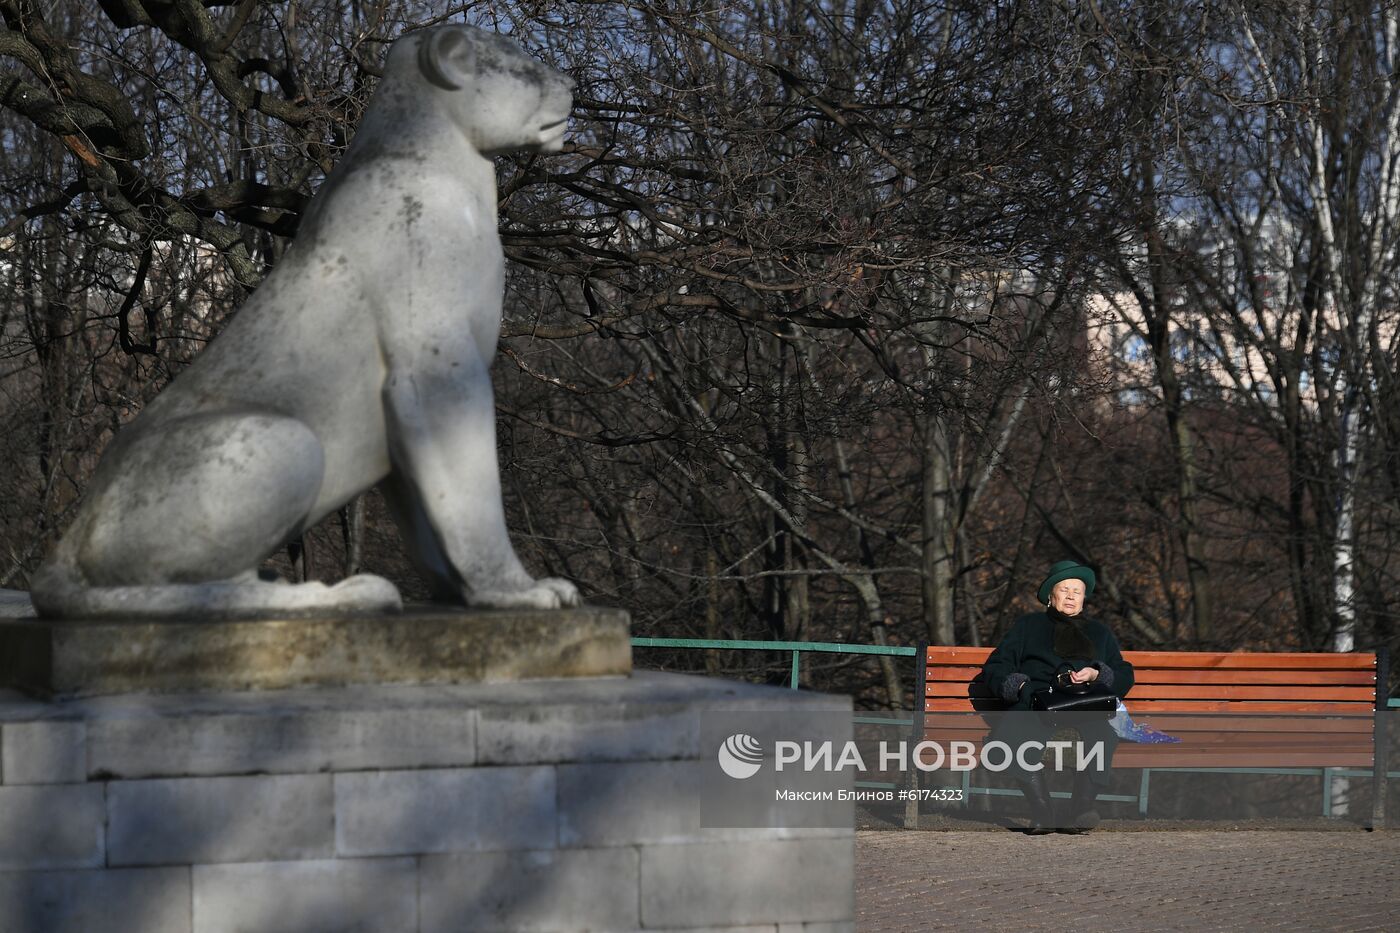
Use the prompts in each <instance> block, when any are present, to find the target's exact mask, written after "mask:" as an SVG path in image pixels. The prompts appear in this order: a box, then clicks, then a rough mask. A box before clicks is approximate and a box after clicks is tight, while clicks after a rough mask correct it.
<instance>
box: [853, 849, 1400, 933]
mask: <svg viewBox="0 0 1400 933" xmlns="http://www.w3.org/2000/svg"><path fill="white" fill-rule="evenodd" d="M940 929H948V930H968V929H996V930H1004V931H1006V933H1022V931H1026V933H1031V931H1041V930H1044V931H1054V933H1080V931H1083V933H1130V931H1136V930H1142V931H1154V933H1155V931H1157V930H1246V929H1249V930H1258V929H1262V930H1299V931H1302V930H1386V931H1391V930H1396V929H1400V830H1391V831H1389V832H1374V833H1368V832H1363V831H1360V830H1357V831H1353V832H1288V831H1233V832H1231V831H1226V832H1220V831H1207V832H1202V831H1184V830H1182V831H1168V832H1105V831H1099V832H1095V833H1090V834H1088V835H1085V836H1066V835H1053V836H1037V837H1028V836H1024V835H1022V834H1020V833H1015V832H1006V831H1000V832H960V831H952V832H928V831H905V832H901V831H863V832H858V833H857V834H856V930H857V933H876V931H883V930H901V931H903V930H940Z"/></svg>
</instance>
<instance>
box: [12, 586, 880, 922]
mask: <svg viewBox="0 0 1400 933" xmlns="http://www.w3.org/2000/svg"><path fill="white" fill-rule="evenodd" d="M619 615H620V613H619ZM850 709H851V703H850V699H849V698H847V697H832V696H823V695H821V694H814V693H809V692H807V691H797V690H780V689H777V688H774V687H757V686H750V685H748V684H739V683H732V682H729V681H724V680H719V679H718V678H700V677H684V676H680V675H676V674H656V673H649V672H646V671H639V672H638V673H636V674H634V675H633V676H631V677H608V678H600V679H589V678H573V679H570V680H563V681H552V682H548V683H545V682H540V681H535V682H523V683H511V684H462V685H455V686H454V685H449V686H431V687H428V686H398V687H388V686H357V687H340V688H329V689H316V690H279V691H268V692H263V693H249V692H243V693H227V694H217V693H205V694H184V695H180V694H166V695H163V696H150V695H141V696H109V697H96V698H92V699H85V700H65V701H59V702H43V701H39V700H33V699H27V698H23V697H19V696H16V695H15V694H13V693H9V694H7V693H6V692H5V691H0V929H3V930H4V931H5V933H93V931H101V933H232V931H237V930H256V931H258V933H318V931H336V933H344V931H347V930H360V931H366V933H463V931H471V930H513V931H537V933H567V931H583V930H594V931H596V930H611V931H616V933H624V931H629V930H630V931H641V930H646V931H653V933H654V931H659V930H669V931H675V933H700V931H714V933H720V931H729V933H733V931H735V930H749V931H760V930H761V931H768V933H775V931H777V930H782V931H785V933H786V931H798V933H852V931H853V930H854V928H855V927H854V914H855V895H854V881H855V845H854V842H855V839H854V832H853V830H852V829H851V827H850V826H845V827H841V828H833V829H821V828H815V829H809V828H795V827H767V826H765V827H760V828H747V829H724V828H720V829H714V828H707V827H705V826H704V825H703V816H702V814H703V802H702V798H703V790H704V787H705V785H706V782H708V781H711V780H713V778H712V777H711V775H712V771H713V769H714V767H715V754H716V750H715V748H714V747H713V746H710V745H703V746H702V741H703V739H702V736H703V730H702V723H703V722H705V721H706V720H707V717H708V716H710V715H712V714H714V713H715V711H726V712H727V714H728V715H733V713H734V711H736V710H737V711H760V710H761V711H764V713H765V715H768V716H769V717H770V718H771V717H772V715H773V714H777V715H778V716H787V715H792V716H794V717H800V716H805V715H815V714H818V713H820V712H822V711H826V713H827V714H830V713H831V712H834V713H835V714H836V715H838V716H842V717H847V718H848V717H849V716H850ZM721 780H729V779H728V778H721ZM848 780H849V779H848ZM845 789H846V790H849V789H850V788H849V787H846V788H845Z"/></svg>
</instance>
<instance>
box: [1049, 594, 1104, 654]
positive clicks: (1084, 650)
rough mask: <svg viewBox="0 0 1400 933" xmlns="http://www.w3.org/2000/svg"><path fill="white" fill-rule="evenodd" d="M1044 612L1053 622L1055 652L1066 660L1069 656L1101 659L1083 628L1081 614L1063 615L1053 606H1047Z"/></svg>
mask: <svg viewBox="0 0 1400 933" xmlns="http://www.w3.org/2000/svg"><path fill="white" fill-rule="evenodd" d="M1045 614H1046V615H1048V616H1049V617H1050V621H1052V622H1054V623H1055V641H1054V651H1055V653H1056V654H1058V655H1059V656H1060V657H1062V658H1064V659H1066V660H1068V659H1070V658H1075V659H1083V660H1087V661H1101V660H1103V659H1102V658H1100V657H1099V656H1098V654H1097V652H1095V651H1094V642H1093V640H1092V639H1090V638H1089V633H1088V632H1087V631H1086V630H1085V626H1084V622H1083V617H1082V616H1067V615H1064V614H1062V613H1061V612H1060V611H1059V610H1058V609H1056V608H1055V607H1054V606H1047V607H1046V609H1045Z"/></svg>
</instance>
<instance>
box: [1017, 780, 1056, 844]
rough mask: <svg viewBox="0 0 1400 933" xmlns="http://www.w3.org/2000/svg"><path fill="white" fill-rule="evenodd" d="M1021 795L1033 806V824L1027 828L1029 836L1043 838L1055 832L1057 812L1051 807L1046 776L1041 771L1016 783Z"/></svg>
mask: <svg viewBox="0 0 1400 933" xmlns="http://www.w3.org/2000/svg"><path fill="white" fill-rule="evenodd" d="M1016 783H1017V784H1019V785H1020V786H1021V793H1023V794H1025V795H1026V801H1027V802H1028V803H1029V804H1030V805H1031V822H1030V825H1029V826H1027V827H1026V835H1027V836H1043V835H1045V834H1046V833H1053V832H1054V831H1055V811H1054V810H1053V809H1052V808H1051V806H1050V790H1049V789H1048V788H1047V787H1046V786H1045V775H1043V774H1041V773H1040V772H1039V771H1036V772H1032V773H1031V774H1030V775H1029V776H1028V777H1026V778H1023V779H1021V780H1019V781H1017V782H1016Z"/></svg>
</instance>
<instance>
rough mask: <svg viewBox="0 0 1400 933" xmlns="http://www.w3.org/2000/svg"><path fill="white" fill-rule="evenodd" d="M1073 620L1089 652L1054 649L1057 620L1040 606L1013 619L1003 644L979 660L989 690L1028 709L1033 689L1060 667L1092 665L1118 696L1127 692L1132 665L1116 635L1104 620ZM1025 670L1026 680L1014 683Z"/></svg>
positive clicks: (1048, 682) (1050, 679)
mask: <svg viewBox="0 0 1400 933" xmlns="http://www.w3.org/2000/svg"><path fill="white" fill-rule="evenodd" d="M1075 621H1076V622H1078V623H1079V624H1080V626H1081V627H1082V628H1083V630H1084V634H1086V635H1087V636H1088V637H1089V641H1090V642H1091V643H1092V645H1093V649H1094V657H1093V658H1062V657H1060V656H1059V655H1058V654H1056V653H1055V648H1054V645H1055V626H1056V625H1057V624H1058V625H1064V624H1066V623H1064V622H1059V623H1057V622H1055V621H1054V620H1052V619H1051V618H1050V616H1049V615H1047V614H1046V613H1044V612H1032V613H1030V614H1028V615H1023V616H1021V618H1019V619H1017V620H1016V621H1015V622H1014V623H1013V624H1012V626H1011V629H1010V631H1008V632H1007V633H1006V635H1005V636H1004V637H1003V638H1002V640H1001V644H999V645H997V647H996V650H995V651H993V652H992V654H991V656H990V657H989V658H987V663H986V664H984V665H983V666H982V680H983V682H984V683H985V684H986V685H987V687H988V688H989V689H991V691H992V692H993V693H996V694H998V695H1000V696H1001V697H1002V699H1004V700H1006V701H1008V702H1013V697H1014V702H1013V705H1012V707H1011V708H1012V709H1030V698H1031V694H1032V693H1035V692H1036V691H1037V690H1045V689H1048V688H1049V687H1050V685H1051V684H1052V683H1053V682H1054V680H1055V675H1056V674H1058V673H1059V672H1060V671H1068V670H1079V669H1080V668H1081V667H1096V668H1098V671H1099V680H1101V681H1102V682H1103V683H1104V685H1105V686H1106V687H1108V688H1109V689H1111V690H1112V691H1113V692H1114V693H1116V694H1118V696H1120V697H1122V696H1127V695H1128V691H1129V690H1131V689H1132V687H1133V666H1132V665H1131V664H1129V663H1128V662H1127V661H1124V660H1123V654H1122V652H1121V651H1119V650H1118V639H1116V638H1114V637H1113V632H1112V631H1110V630H1109V628H1108V626H1107V625H1104V624H1103V623H1102V622H1099V621H1097V620H1095V619H1090V618H1086V617H1084V616H1078V617H1076V619H1075ZM1018 674H1019V675H1025V679H1026V680H1028V682H1027V683H1026V686H1025V687H1024V688H1022V689H1019V690H1018V689H1017V686H1018V685H1019V682H1020V681H1021V680H1022V679H1023V678H1021V677H1016V676H1013V675H1018Z"/></svg>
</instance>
